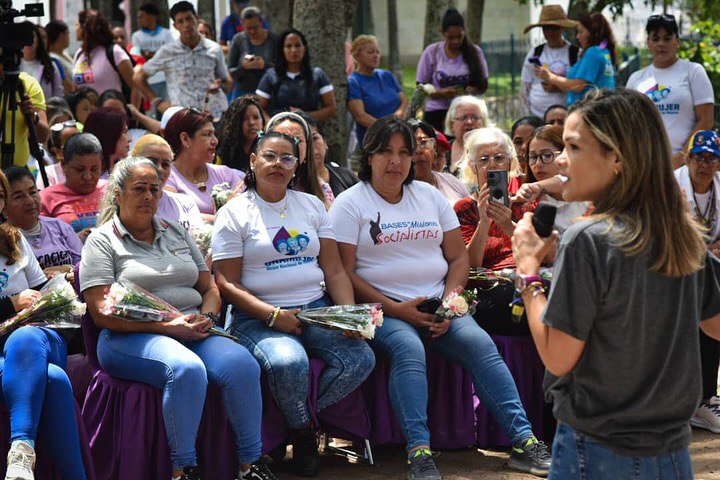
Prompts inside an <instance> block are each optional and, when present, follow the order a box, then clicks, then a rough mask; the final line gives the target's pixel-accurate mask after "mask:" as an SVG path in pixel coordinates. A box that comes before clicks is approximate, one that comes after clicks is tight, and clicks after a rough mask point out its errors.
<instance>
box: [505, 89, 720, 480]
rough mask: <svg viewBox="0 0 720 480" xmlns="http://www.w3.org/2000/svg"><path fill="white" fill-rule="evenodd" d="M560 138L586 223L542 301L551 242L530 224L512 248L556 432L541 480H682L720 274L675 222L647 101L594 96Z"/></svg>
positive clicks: (683, 221) (687, 222)
mask: <svg viewBox="0 0 720 480" xmlns="http://www.w3.org/2000/svg"><path fill="white" fill-rule="evenodd" d="M563 139H564V142H565V151H564V152H563V153H562V154H561V155H560V156H559V157H558V158H557V160H556V161H557V162H558V163H559V165H560V173H561V174H562V175H564V176H565V177H567V178H566V182H565V184H564V186H563V193H562V195H563V199H564V200H565V201H590V202H593V203H594V206H595V211H594V212H593V213H592V214H591V215H590V216H588V217H585V218H583V219H582V220H580V221H578V222H576V223H574V224H573V225H571V226H570V228H568V229H567V230H566V231H565V233H564V234H563V237H562V241H561V242H560V245H559V248H558V251H557V257H556V262H555V271H554V275H553V282H552V287H551V288H550V292H549V295H548V296H547V298H546V296H545V292H544V290H543V288H542V283H540V281H539V277H537V275H538V272H539V267H540V262H541V260H542V259H543V258H544V257H545V255H546V254H547V252H548V251H549V249H550V248H552V247H553V244H554V243H555V242H556V241H557V240H556V235H552V236H550V237H548V238H541V237H539V236H538V235H537V233H536V232H535V230H534V228H533V226H532V222H531V219H532V214H529V213H526V214H525V216H524V218H523V219H522V220H521V221H520V222H519V223H518V226H517V228H516V229H515V233H514V235H513V253H514V256H515V261H516V264H517V272H518V277H519V278H518V289H519V290H520V291H519V295H520V296H522V300H523V302H524V305H525V310H526V312H527V317H528V323H529V325H530V330H531V332H532V336H533V339H534V340H535V344H536V346H537V349H538V353H539V354H540V357H541V359H542V361H543V363H544V364H545V366H546V367H547V370H548V375H547V376H546V380H545V389H546V391H547V392H548V393H549V394H550V396H551V397H552V398H553V400H554V407H553V410H554V414H555V416H556V417H557V419H558V430H557V434H556V437H555V442H554V445H553V454H552V466H551V468H550V478H551V479H574V478H578V477H579V475H580V471H581V470H583V471H584V474H585V476H586V477H587V478H596V477H597V478H600V477H599V475H600V474H601V472H602V471H605V472H612V475H613V476H614V477H616V478H636V479H645V478H658V477H656V475H657V476H661V477H662V478H677V479H690V478H692V476H693V472H692V465H691V463H690V454H689V451H688V445H689V444H690V425H689V423H688V421H689V419H690V417H691V416H692V414H693V412H694V411H695V408H696V407H697V405H698V401H699V399H700V393H701V385H700V383H701V382H700V375H699V371H700V347H699V341H698V334H697V331H698V326H700V328H702V329H703V331H705V333H707V334H708V335H709V336H711V337H714V338H720V315H719V314H720V284H719V279H720V262H718V260H717V258H715V257H714V256H712V255H710V254H708V252H707V247H706V245H705V242H704V240H703V237H702V234H701V233H700V231H699V230H698V229H697V228H695V222H694V220H693V219H692V217H691V215H690V214H689V213H685V212H687V208H685V206H684V204H683V199H682V195H681V193H680V190H679V189H678V187H677V185H676V184H675V179H674V176H673V172H672V170H671V168H670V165H671V151H670V143H669V141H668V137H667V134H666V133H665V129H664V126H663V123H662V120H661V118H660V114H659V113H658V111H657V109H656V108H655V106H654V105H653V103H652V101H650V100H648V99H647V98H646V97H645V96H644V95H642V94H639V93H637V92H632V91H630V90H624V89H623V90H619V91H615V92H609V91H602V90H601V91H597V92H591V93H589V94H588V95H587V96H586V97H584V98H583V99H582V100H580V101H578V102H577V103H575V104H574V105H573V106H572V107H571V110H570V114H569V116H568V118H567V120H566V123H565V130H564V133H563Z"/></svg>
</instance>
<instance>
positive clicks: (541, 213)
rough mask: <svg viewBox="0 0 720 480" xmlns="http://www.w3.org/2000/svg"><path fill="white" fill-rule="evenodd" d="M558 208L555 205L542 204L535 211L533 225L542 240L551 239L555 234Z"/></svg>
mask: <svg viewBox="0 0 720 480" xmlns="http://www.w3.org/2000/svg"><path fill="white" fill-rule="evenodd" d="M556 213H557V208H556V207H555V206H554V205H550V204H549V203H546V202H540V203H539V204H538V206H537V208H536V209H535V214H534V215H533V219H532V224H533V227H535V232H536V233H537V234H538V235H539V236H540V237H542V238H547V237H549V236H550V235H551V234H552V232H553V226H554V225H555V214H556Z"/></svg>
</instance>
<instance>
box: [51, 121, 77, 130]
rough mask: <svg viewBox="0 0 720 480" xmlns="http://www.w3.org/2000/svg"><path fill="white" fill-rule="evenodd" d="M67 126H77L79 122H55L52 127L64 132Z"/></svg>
mask: <svg viewBox="0 0 720 480" xmlns="http://www.w3.org/2000/svg"><path fill="white" fill-rule="evenodd" d="M66 128H77V122H76V121H75V120H65V121H64V122H61V123H53V125H52V126H51V127H50V131H52V132H62V131H63V130H65V129H66Z"/></svg>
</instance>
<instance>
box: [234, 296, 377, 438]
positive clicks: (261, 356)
mask: <svg viewBox="0 0 720 480" xmlns="http://www.w3.org/2000/svg"><path fill="white" fill-rule="evenodd" d="M328 304H329V303H328V301H327V300H326V299H325V298H321V299H319V300H316V301H314V302H312V303H310V304H308V305H300V306H297V307H287V308H288V309H290V308H300V309H301V310H304V309H307V308H316V307H324V306H327V305H328ZM228 330H229V332H230V333H231V334H232V335H235V336H236V337H238V339H239V340H240V343H241V344H242V345H244V346H245V347H246V348H247V349H248V350H250V352H252V354H253V355H254V356H255V358H256V359H257V361H258V362H259V363H260V366H261V367H262V369H263V371H264V372H265V373H266V374H267V377H268V384H269V386H270V392H272V395H273V397H274V398H275V401H276V402H277V404H278V407H280V410H281V411H282V413H283V415H284V416H285V419H286V420H287V423H288V427H289V428H291V429H298V428H304V427H306V426H307V425H308V424H309V423H310V421H311V418H310V412H309V411H308V407H307V396H308V377H309V375H310V361H309V360H308V355H309V356H312V357H315V358H319V359H320V360H322V361H323V362H325V365H326V368H325V370H324V371H323V373H322V375H321V376H320V382H319V386H318V398H317V409H318V411H321V410H322V409H324V408H325V407H327V406H329V405H332V404H334V403H336V402H338V401H339V400H341V399H342V398H344V397H345V396H346V395H347V394H349V393H350V392H352V391H353V390H355V389H356V388H357V387H359V386H360V384H362V382H363V381H365V379H366V378H367V377H368V375H370V372H371V371H372V369H373V368H374V367H375V355H374V354H373V352H372V350H371V349H370V347H369V346H368V345H367V343H366V342H365V341H364V340H358V339H353V338H347V337H345V336H344V335H343V334H342V333H341V332H339V331H335V330H326V329H324V328H320V327H315V326H308V325H303V333H302V335H300V336H296V335H291V334H289V333H283V332H279V331H277V330H273V329H271V328H268V326H267V325H265V323H264V322H261V321H259V320H256V319H253V318H250V317H248V316H247V315H245V314H244V313H242V312H240V311H239V310H238V309H237V308H234V309H233V317H232V320H231V322H230V325H229V327H228Z"/></svg>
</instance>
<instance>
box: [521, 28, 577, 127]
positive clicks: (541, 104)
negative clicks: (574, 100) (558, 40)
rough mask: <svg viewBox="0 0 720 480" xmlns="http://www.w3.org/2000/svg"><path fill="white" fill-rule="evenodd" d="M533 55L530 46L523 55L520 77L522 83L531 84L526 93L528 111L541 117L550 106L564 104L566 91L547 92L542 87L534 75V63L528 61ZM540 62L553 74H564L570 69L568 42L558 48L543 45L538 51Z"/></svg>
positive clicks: (533, 50)
mask: <svg viewBox="0 0 720 480" xmlns="http://www.w3.org/2000/svg"><path fill="white" fill-rule="evenodd" d="M534 55H535V48H531V49H530V51H529V52H528V53H527V55H525V60H524V61H523V65H522V76H521V77H520V78H521V81H522V82H523V83H529V84H531V85H530V94H529V95H528V102H529V103H530V113H532V114H533V115H537V116H538V117H540V118H543V116H544V115H545V111H546V110H547V109H548V108H549V107H550V106H552V105H565V104H566V103H567V93H565V92H553V93H548V92H546V91H545V90H544V89H543V86H542V80H540V79H539V78H538V77H536V76H535V70H534V67H535V65H533V64H532V63H530V62H529V61H528V60H529V59H530V57H533V56H534ZM540 63H541V64H542V65H544V66H546V67H547V68H548V69H549V70H550V71H551V72H553V73H554V74H556V75H560V76H563V77H564V76H566V75H567V72H568V70H570V43H568V42H565V45H564V46H562V47H560V48H551V47H550V46H549V45H547V44H546V45H545V47H543V50H542V53H540Z"/></svg>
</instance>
